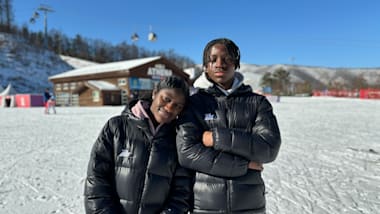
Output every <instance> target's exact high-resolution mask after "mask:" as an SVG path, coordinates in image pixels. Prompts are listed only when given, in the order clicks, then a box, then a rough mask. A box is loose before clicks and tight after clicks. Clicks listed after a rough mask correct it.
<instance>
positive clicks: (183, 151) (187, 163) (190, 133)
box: [177, 108, 248, 177]
mask: <svg viewBox="0 0 380 214" xmlns="http://www.w3.org/2000/svg"><path fill="white" fill-rule="evenodd" d="M197 118H199V116H198V117H197V116H196V115H195V114H194V113H193V112H192V110H191V109H190V108H188V109H186V111H185V112H184V113H183V115H182V116H181V118H180V120H179V126H178V132H177V152H178V160H179V163H180V164H181V165H182V166H183V167H186V168H189V169H192V170H195V171H200V172H202V173H206V174H210V175H213V176H221V177H237V176H242V175H245V174H246V173H247V168H248V160H246V159H244V158H242V157H240V156H238V155H233V154H231V153H227V152H222V151H218V150H215V149H214V148H207V147H205V146H204V145H203V144H202V133H203V131H204V130H203V128H202V127H203V126H202V124H201V122H199V121H200V120H199V119H197Z"/></svg>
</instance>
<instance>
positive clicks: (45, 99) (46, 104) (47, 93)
mask: <svg viewBox="0 0 380 214" xmlns="http://www.w3.org/2000/svg"><path fill="white" fill-rule="evenodd" d="M49 99H50V91H49V88H45V91H44V94H43V102H44V107H45V111H44V112H45V114H49Z"/></svg>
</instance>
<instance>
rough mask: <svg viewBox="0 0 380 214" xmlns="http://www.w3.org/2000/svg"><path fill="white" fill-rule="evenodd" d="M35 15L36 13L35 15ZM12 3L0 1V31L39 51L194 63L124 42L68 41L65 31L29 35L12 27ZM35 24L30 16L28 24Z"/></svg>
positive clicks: (78, 38)
mask: <svg viewBox="0 0 380 214" xmlns="http://www.w3.org/2000/svg"><path fill="white" fill-rule="evenodd" d="M36 15H37V14H36ZM14 19H15V17H14V15H13V9H12V0H0V32H5V33H10V34H14V35H17V36H20V37H22V38H23V39H25V40H26V41H27V42H28V43H29V44H30V45H32V46H35V47H37V48H41V49H48V50H50V51H53V52H55V53H56V54H62V55H67V56H72V57H77V58H81V59H85V60H89V61H94V62H98V63H106V62H114V61H122V60H128V59H136V58H144V57H150V56H163V57H165V58H167V59H168V60H170V61H172V62H173V63H175V64H176V65H177V66H178V67H180V68H187V67H192V66H194V65H195V63H194V61H193V60H191V59H190V58H189V57H186V56H181V55H179V54H177V53H175V52H174V50H172V49H170V50H166V51H149V50H147V49H145V48H143V47H139V46H136V45H135V44H128V43H127V42H126V41H123V42H121V43H119V44H116V45H112V44H111V43H109V42H107V41H104V40H102V39H96V38H85V37H83V36H81V35H80V34H77V35H76V36H75V37H74V38H69V37H68V36H67V35H65V33H64V32H61V31H59V30H55V29H52V30H50V31H49V32H47V33H46V35H45V33H44V32H42V31H38V32H32V31H30V30H29V28H28V26H27V25H23V26H17V25H15V24H13V21H14ZM33 21H35V20H34V19H33V17H32V18H31V20H30V22H33Z"/></svg>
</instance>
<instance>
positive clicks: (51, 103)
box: [47, 92, 57, 114]
mask: <svg viewBox="0 0 380 214" xmlns="http://www.w3.org/2000/svg"><path fill="white" fill-rule="evenodd" d="M50 109H52V110H53V113H54V114H56V113H57V111H56V110H55V95H54V93H53V92H51V93H50V98H49V100H48V110H47V113H48V114H49V113H50Z"/></svg>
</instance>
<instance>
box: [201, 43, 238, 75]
mask: <svg viewBox="0 0 380 214" xmlns="http://www.w3.org/2000/svg"><path fill="white" fill-rule="evenodd" d="M215 44H221V45H224V46H225V47H226V48H227V51H228V54H229V55H230V56H231V57H232V58H233V60H234V65H235V69H238V68H240V50H239V47H238V46H237V45H236V44H235V43H234V42H233V41H232V40H230V39H227V38H218V39H214V40H212V41H210V42H209V43H208V44H207V45H206V47H205V49H204V50H203V67H207V63H208V62H209V61H210V50H211V47H212V46H214V45H215Z"/></svg>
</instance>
